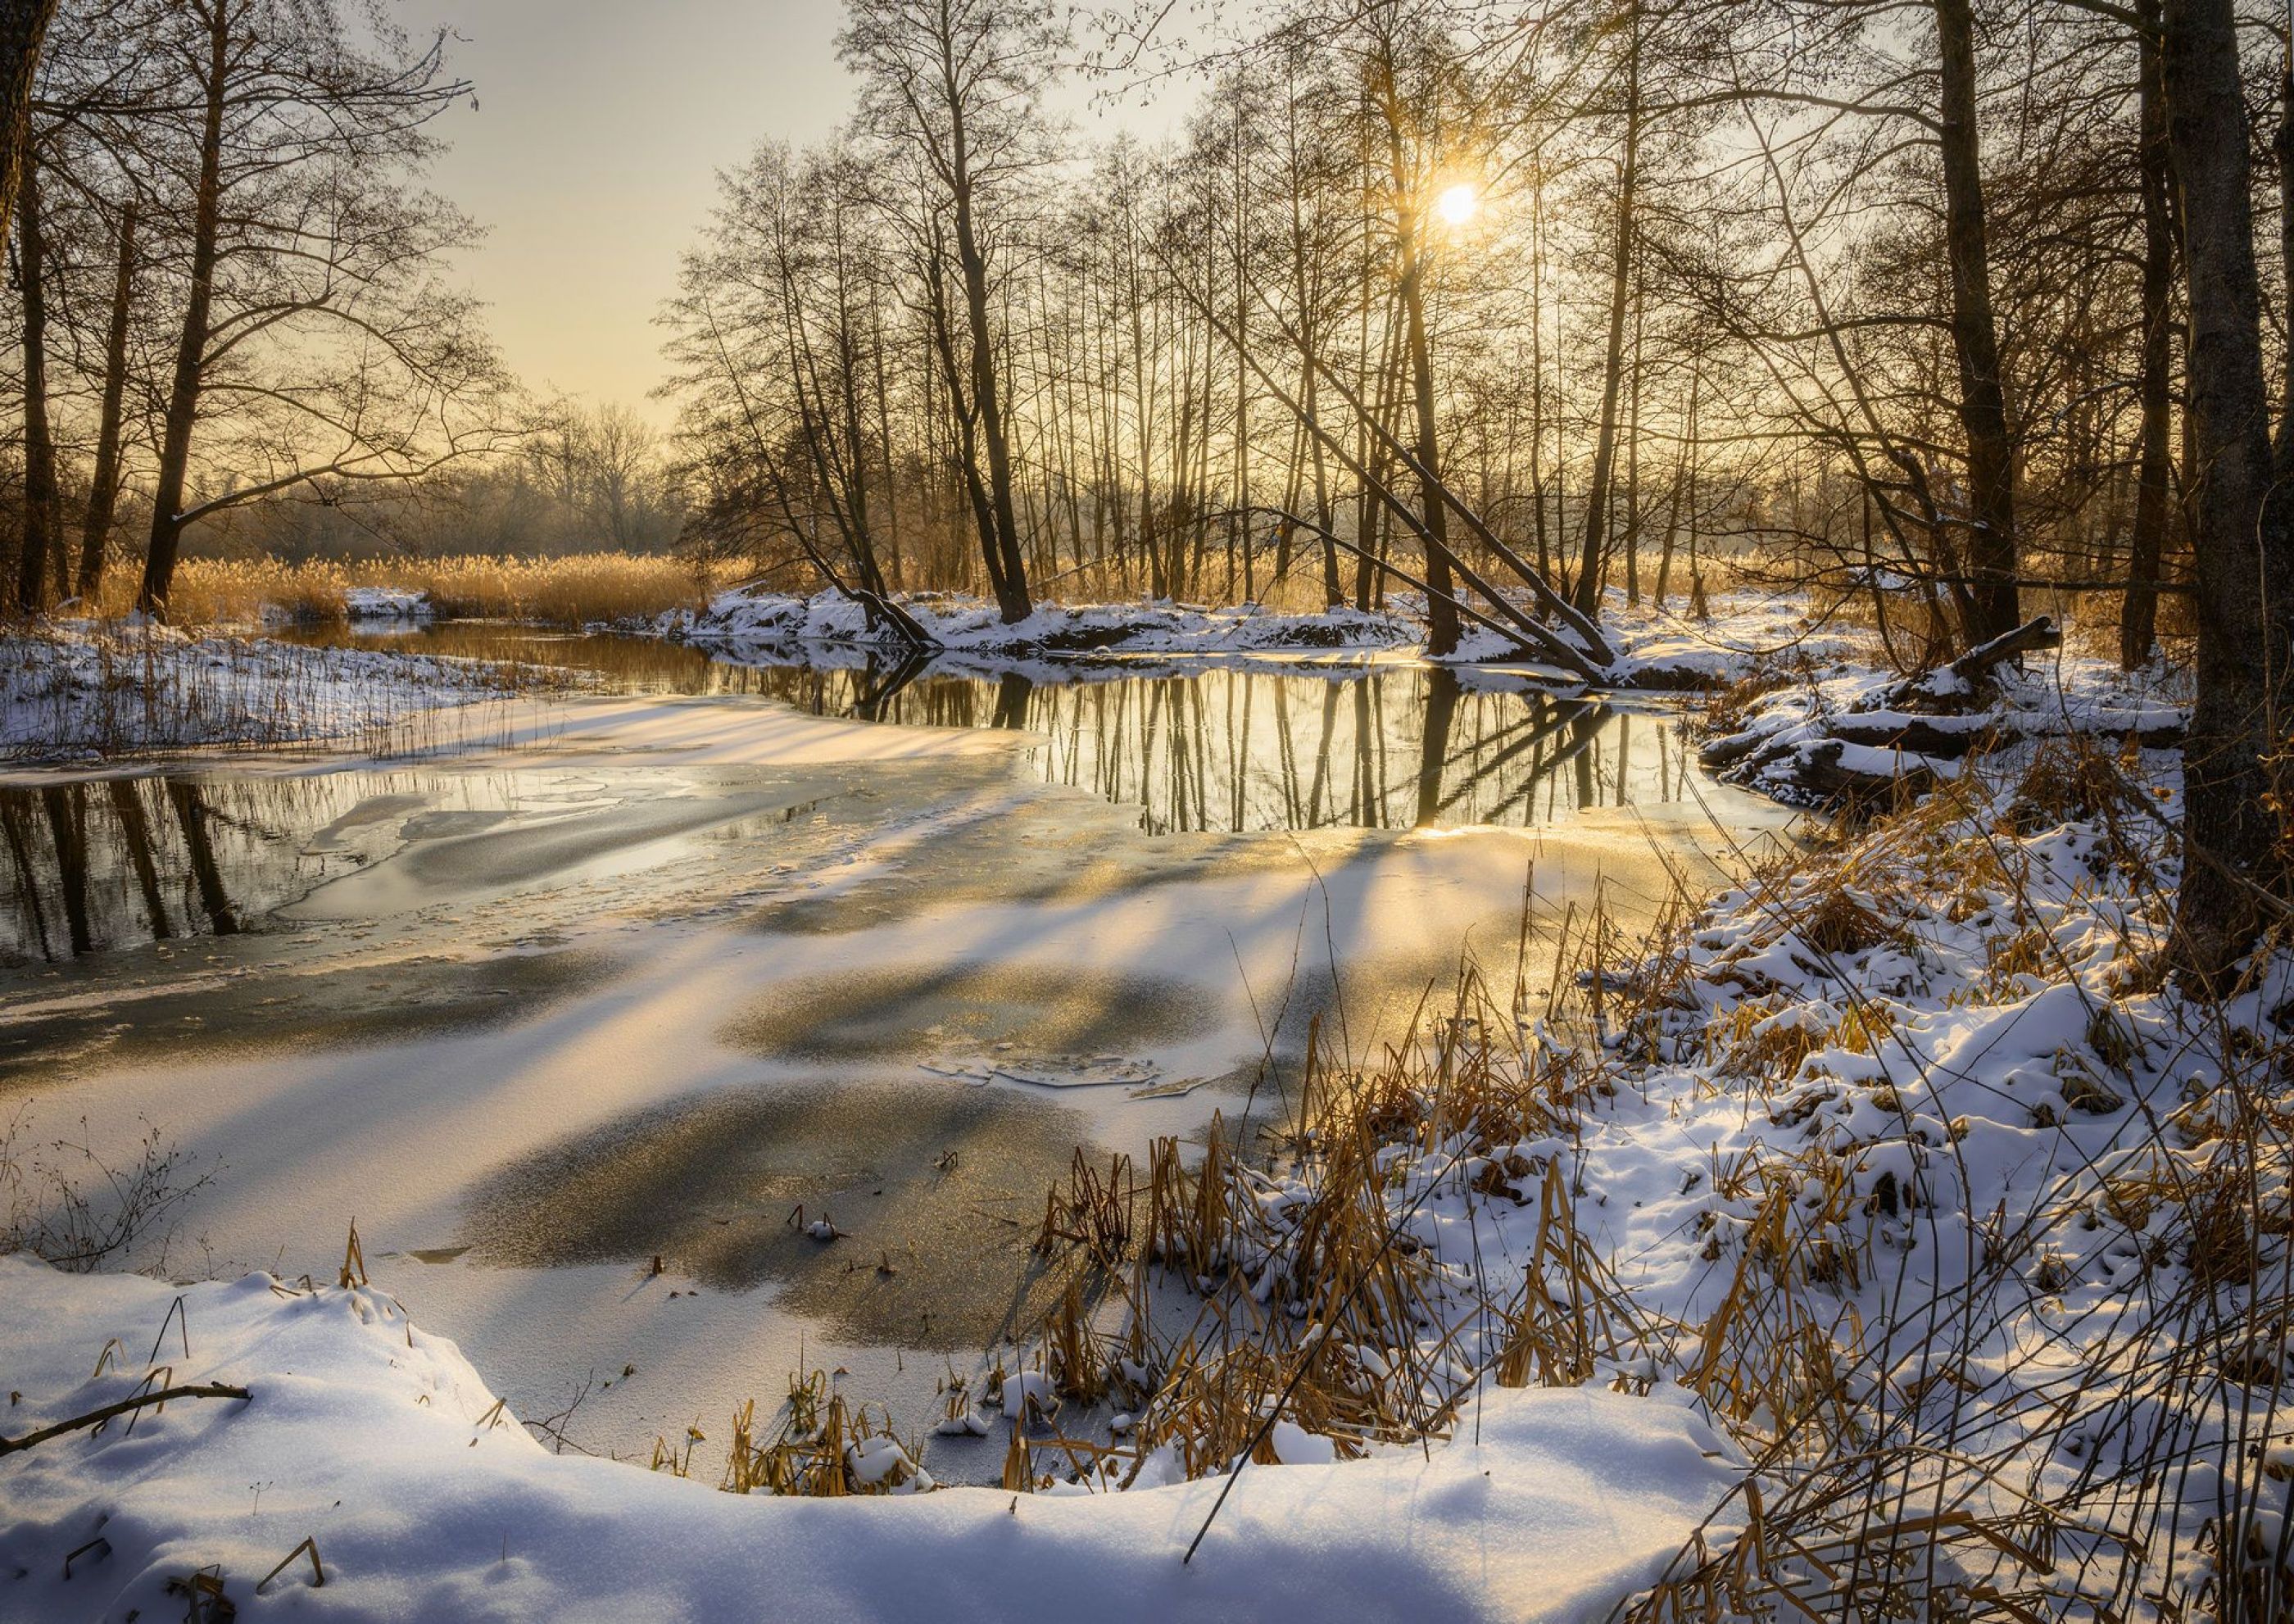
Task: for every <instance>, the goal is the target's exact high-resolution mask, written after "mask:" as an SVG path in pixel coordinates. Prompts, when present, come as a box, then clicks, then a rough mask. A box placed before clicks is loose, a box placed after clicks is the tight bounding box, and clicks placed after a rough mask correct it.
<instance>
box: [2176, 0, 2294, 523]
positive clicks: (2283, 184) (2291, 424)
mask: <svg viewBox="0 0 2294 1624" xmlns="http://www.w3.org/2000/svg"><path fill="white" fill-rule="evenodd" d="M2154 4H2155V0H2154ZM2289 20H2290V21H2294V18H2290V19H2289ZM2270 144H2271V149H2272V151H2274V152H2275V153H2276V154H2277V157H2278V265H2279V269H2280V271H2281V272H2282V273H2283V274H2284V275H2285V277H2286V278H2287V281H2286V284H2285V285H2286V287H2287V288H2288V289H2289V290H2294V37H2289V39H2288V40H2287V45H2286V56H2285V58H2284V61H2283V64H2282V71H2281V73H2280V74H2279V78H2278V132H2277V134H2276V135H2274V136H2273V137H2272V138H2271V143H2270ZM2287 332H2288V334H2289V335H2290V336H2289V340H2288V343H2287V345H2286V349H2285V353H2284V354H2283V355H2281V356H2280V357H2279V362H2280V364H2281V366H2282V368H2283V369H2284V372H2285V377H2284V378H2283V379H2282V380H2281V385H2280V388H2281V393H2280V396H2279V401H2278V441H2277V445H2276V447H2275V450H2274V453H2273V455H2272V458H2271V462H2272V467H2273V469H2274V472H2275V473H2276V475H2277V477H2278V478H2279V480H2280V481H2281V482H2283V481H2285V480H2286V479H2287V478H2289V477H2294V319H2290V320H2289V321H2288V322H2287Z"/></svg>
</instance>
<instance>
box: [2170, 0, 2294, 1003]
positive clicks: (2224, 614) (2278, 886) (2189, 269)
mask: <svg viewBox="0 0 2294 1624" xmlns="http://www.w3.org/2000/svg"><path fill="white" fill-rule="evenodd" d="M2165 25H2166V27H2165V51H2164V64H2163V66H2164V84H2165V87H2166V93H2167V109H2168V143H2169V151H2171V153H2172V156H2173V159H2174V170H2175V178H2176V183H2177V186H2178V188H2179V191H2180V193H2181V197H2182V203H2183V233H2184V266H2185V270H2186V273H2187V275H2188V278H2189V286H2190V322H2191V337H2190V354H2189V360H2188V363H2187V369H2188V374H2189V389H2190V407H2189V411H2190V426H2191V430H2192V437H2193V449H2194V451H2195V453H2196V458H2197V466H2198V469H2199V471H2200V477H2199V480H2198V483H2197V488H2196V491H2195V493H2194V497H2195V501H2194V518H2195V526H2196V531H2197V543H2198V544H2197V564H2196V568H2195V571H2194V575H2193V579H2192V596H2193V607H2194V608H2195V611H2196V613H2195V619H2196V622H2197V626H2198V657H2197V686H2198V691H2197V698H2196V703H2195V705H2194V706H2193V707H2192V714H2191V726H2190V731H2189V735H2188V738H2187V740H2186V742H2185V744H2184V755H2183V763H2184V765H2183V775H2184V777H2183V781H2184V820H2183V836H2184V870H2183V886H2182V894H2181V896H2180V897H2179V899H2178V902H2177V908H2176V944H2175V952H2176V960H2177V967H2178V968H2179V969H2180V970H2181V972H2182V973H2183V975H2184V978H2185V980H2186V981H2189V982H2191V983H2194V984H2199V985H2208V984H2218V983H2219V978H2220V977H2221V976H2222V975H2224V974H2225V972H2226V971H2227V970H2228V969H2230V967H2232V966H2233V965H2234V964H2235V963H2236V962H2237V960H2238V959H2240V957H2241V955H2243V954H2244V953H2245V952H2246V951H2247V950H2248V949H2249V947H2251V946H2252V945H2253V943H2254V941H2255V939H2256V937H2257V935H2258V934H2260V933H2261V930H2262V927H2263V926H2264V925H2265V924H2266V922H2267V921H2268V920H2269V919H2271V918H2273V917H2274V916H2276V915H2278V914H2280V913H2282V911H2283V899H2284V897H2285V896H2286V894H2287V889H2288V887H2287V873H2286V864H2285V861H2284V860H2283V858H2282V855H2281V847H2280V835H2281V824H2280V820H2279V819H2278V817H2277V816H2276V815H2275V814H2274V812H2272V811H2271V810H2270V807H2269V805H2268V804H2267V802H2268V799H2269V796H2270V794H2271V791H2272V789H2273V788H2274V783H2273V779H2274V773H2273V772H2272V771H2271V768H2270V766H2269V760H2268V758H2269V756H2270V755H2271V754H2272V752H2273V751H2274V748H2275V747H2276V745H2277V743H2278V740H2279V739H2280V737H2281V731H2282V728H2283V726H2284V724H2285V717H2286V713H2285V708H2284V707H2285V705H2286V701H2287V699H2288V698H2289V697H2290V694H2289V677H2288V662H2289V660H2290V658H2294V603H2290V600H2289V593H2290V592H2294V531H2290V526H2289V525H2288V523H2287V506H2286V503H2285V502H2284V501H2276V502H2274V501H2271V500H2269V497H2270V486H2271V477H2272V475H2271V450H2270V416H2269V396H2268V391H2267V389H2266V386H2265V384H2264V381H2263V371H2262V320H2261V304H2262V300H2261V291H2260V288H2259V285H2258V279H2257V273H2256V268H2255V251H2254V223H2253V216H2252V210H2251V204H2250V201H2249V195H2248V190H2247V188H2248V162H2247V129H2246V116H2245V113H2246V108H2245V102H2244V100H2243V98H2242V96H2241V91H2240V82H2239V63H2238V38H2237V32H2236V29H2237V20H2236V16H2235V14H2234V11H2233V4H2232V0H2167V4H2166V8H2165Z"/></svg>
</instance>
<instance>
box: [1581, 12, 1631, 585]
mask: <svg viewBox="0 0 2294 1624" xmlns="http://www.w3.org/2000/svg"><path fill="white" fill-rule="evenodd" d="M1632 28H1633V37H1632V39H1631V42H1630V43H1629V45H1627V47H1626V49H1627V51H1628V53H1629V54H1628V55H1627V57H1626V59H1625V150H1624V153H1623V157H1621V158H1620V159H1619V160H1618V163H1617V232H1616V250H1615V260H1614V263H1613V265H1612V266H1611V269H1610V273H1609V341H1608V348H1607V351H1606V352H1605V355H1604V360H1603V363H1602V371H1601V422H1600V428H1599V430H1598V433H1597V435H1596V437H1595V438H1594V441H1593V473H1592V479H1591V483H1590V484H1589V485H1588V486H1586V488H1585V547H1584V552H1583V555H1582V559H1580V561H1579V564H1578V568H1577V581H1576V585H1575V590H1574V592H1573V593H1572V594H1571V595H1572V598H1573V600H1574V602H1575V604H1576V608H1577V612H1578V613H1579V614H1581V615H1582V616H1586V618H1588V619H1593V618H1596V617H1598V616H1599V615H1600V612H1601V567H1602V559H1603V556H1604V555H1605V554H1606V553H1607V551H1608V546H1609V508H1610V505H1611V503H1610V497H1611V487H1612V486H1613V485H1614V483H1615V468H1616V458H1617V394H1618V389H1619V386H1620V385H1621V384H1622V383H1623V379H1624V371H1625V309H1626V305H1627V303H1628V301H1629V300H1630V299H1631V295H1632V282H1633V192H1634V188H1635V187H1636V185H1637V184H1639V176H1640V139H1641V75H1640V64H1641V53H1640V9H1639V0H1634V6H1633V14H1632Z"/></svg>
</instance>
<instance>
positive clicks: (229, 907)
mask: <svg viewBox="0 0 2294 1624" xmlns="http://www.w3.org/2000/svg"><path fill="white" fill-rule="evenodd" d="M390 781H391V782H398V781H400V780H390ZM377 792H378V780H377V779H376V778H375V777H374V776H373V775H370V774H341V775H336V776H335V777H334V778H333V779H329V778H326V777H320V778H313V779H225V780H219V781H216V782H211V783H210V782H202V781H200V780H199V779H172V778H171V779H158V778H116V779H101V780H97V781H94V782H82V783H73V784H50V785H44V786H42V787H40V788H36V789H34V788H20V789H0V845H4V847H5V861H4V865H0V958H6V957H14V958H21V959H49V960H53V959H65V958H71V957H76V956H77V955H79V954H82V953H87V952H92V951H97V950H99V949H102V948H108V947H118V946H121V945H123V944H126V943H134V942H145V941H154V940H157V941H166V940H168V939H170V938H172V937H176V936H181V935H186V934H190V935H199V934H213V935H230V934H234V933H236V932H238V931H240V930H241V929H243V928H245V922H246V920H247V919H248V918H251V917H253V915H254V914H256V913H259V912H262V911H264V910H268V909H270V908H272V907H274V906H276V905H277V904H279V903H280V902H283V901H285V900H287V899H288V898H289V897H290V896H292V895H294V894H297V893H298V892H299V891H300V890H301V889H302V885H303V880H304V877H305V876H307V875H308V873H309V871H310V869H312V867H313V865H314V863H316V862H317V861H319V860H317V859H313V858H310V857H307V856H306V855H305V852H304V845H305V842H306V841H307V840H308V839H309V837H310V836H311V834H312V832H313V830H316V829H318V828H323V827H324V826H325V825H326V824H328V823H329V822H331V821H332V820H334V819H336V818H337V817H339V816H340V815H341V814H342V813H343V812H346V811H348V810H349V809H350V807H351V806H353V805H354V804H356V803H357V802H358V801H360V800H361V799H363V798H364V797H365V796H369V795H371V794H375V793H377Z"/></svg>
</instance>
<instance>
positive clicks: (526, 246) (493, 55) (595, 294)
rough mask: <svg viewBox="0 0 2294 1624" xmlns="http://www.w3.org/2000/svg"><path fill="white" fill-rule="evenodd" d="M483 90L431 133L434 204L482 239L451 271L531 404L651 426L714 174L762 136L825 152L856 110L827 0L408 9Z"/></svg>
mask: <svg viewBox="0 0 2294 1624" xmlns="http://www.w3.org/2000/svg"><path fill="white" fill-rule="evenodd" d="M398 11H399V13H400V16H401V18H402V20H403V22H404V24H405V26H406V27H407V28H408V29H410V30H412V29H427V28H433V27H437V26H442V25H443V26H445V27H448V28H451V29H452V30H453V33H454V34H455V36H456V40H455V42H454V43H453V44H452V45H451V47H450V49H451V59H450V60H451V65H452V68H453V69H454V71H455V72H456V74H457V75H458V76H459V77H461V78H468V79H470V80H472V81H473V82H474V83H475V84H476V87H477V98H476V99H477V108H476V110H475V111H472V110H470V109H469V108H468V105H467V104H466V105H465V106H463V107H461V108H459V109H457V110H455V111H454V112H453V113H452V114H451V116H450V117H449V118H447V119H445V120H444V121H443V123H442V126H441V127H440V132H439V133H440V134H441V135H443V136H444V137H445V138H446V139H447V140H448V141H449V142H450V143H451V151H449V152H447V153H446V154H445V155H444V156H443V158H442V159H440V160H439V161H438V162H437V164H436V165H435V167H434V168H433V170H432V173H431V177H430V179H431V184H432V185H433V187H434V188H435V190H436V191H438V192H441V193H443V195H445V196H446V197H448V198H451V200H453V201H454V202H456V203H458V204H460V206H461V207H462V208H464V209H465V210H467V211H468V213H469V214H470V215H472V216H475V217H476V219H477V220H478V222H479V223H480V224H482V225H484V226H485V227H486V228H487V237H486V241H485V243H484V247H482V248H480V249H477V250H476V251H475V252H472V253H468V254H465V255H464V256H462V257H461V258H460V271H461V273H462V275H463V277H464V279H465V280H466V281H467V282H468V283H469V284H470V285H471V286H473V287H475V288H476V290H477V292H478V294H479V296H480V297H482V298H484V299H485V300H486V301H487V302H488V303H489V305H490V306H492V309H491V311H490V325H491V326H492V330H493V333H494V336H495V338H496V339H497V340H498V341H499V342H500V345H501V347H502V351H503V355H504V356H505V358H506V359H507V360H508V363H509V364H510V366H511V367H512V368H513V369H514V370H515V371H517V373H518V375H519V376H520V377H521V378H522V379H524V380H525V383H526V384H527V385H528V386H529V387H530V388H533V389H535V390H536V391H537V392H544V393H547V392H553V391H557V390H564V391H566V392H568V393H571V394H577V395H582V396H587V397H589V398H590V399H592V400H596V401H607V400H614V401H620V402H622V403H623V404H628V405H630V406H633V407H637V408H639V409H640V410H642V411H644V412H645V413H646V415H647V416H648V417H650V418H652V419H654V420H656V421H660V420H665V418H666V416H667V411H666V408H665V407H664V406H663V405H662V404H660V403H657V402H651V401H648V400H647V394H648V392H649V391H650V390H651V389H652V388H654V386H655V384H657V383H658V382H659V381H660V379H661V374H662V365H661V359H660V354H659V345H660V341H661V334H660V332H659V331H658V330H657V329H656V328H655V327H654V326H653V324H652V319H653V316H654V314H655V311H656V310H657V309H658V308H659V307H660V305H661V301H662V300H663V298H666V297H667V296H668V295H669V294H670V292H671V290H672V289H673V287H674V285H675V282H676V275H677V257H678V255H679V252H680V251H681V250H682V249H685V248H686V247H687V246H688V245H689V244H690V243H691V242H692V241H693V239H694V234H695V233H696V230H697V229H698V227H699V225H700V224H701V222H702V220H703V219H704V216H706V215H707V213H708V210H709V207H710V203H711V201H712V197H713V195H714V192H715V176H716V173H717V171H718V170H720V168H725V167H730V166H732V165H735V164H737V163H738V162H740V161H741V160H742V159H744V157H746V156H747V155H748V153H749V152H750V151H751V150H752V149H753V148H754V147H755V145H756V144H757V143H758V142H759V141H761V140H762V139H764V138H766V137H768V136H772V137H777V138H780V139H785V140H789V141H793V142H796V143H805V142H809V141H814V140H818V139H819V138H821V137H823V136H826V135H828V134H830V133H831V132H832V131H833V130H834V128H835V127H836V126H837V125H838V124H839V123H840V122H842V119H843V118H844V116H845V112H846V110H847V108H848V107H849V106H850V79H849V78H848V77H847V76H846V74H845V73H844V70H843V69H842V68H841V67H840V66H838V64H837V61H836V53H835V48H834V38H835V34H836V29H837V27H838V24H839V21H840V20H841V17H842V8H841V7H840V6H838V5H837V4H834V0H414V3H413V4H402V5H400V6H399V7H398Z"/></svg>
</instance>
